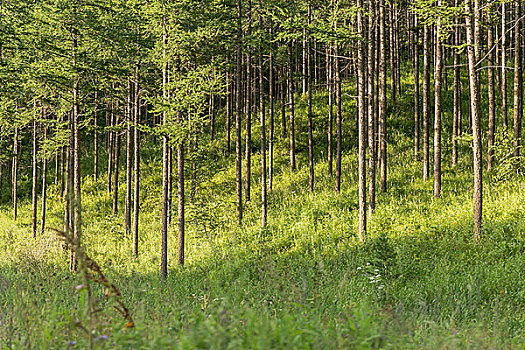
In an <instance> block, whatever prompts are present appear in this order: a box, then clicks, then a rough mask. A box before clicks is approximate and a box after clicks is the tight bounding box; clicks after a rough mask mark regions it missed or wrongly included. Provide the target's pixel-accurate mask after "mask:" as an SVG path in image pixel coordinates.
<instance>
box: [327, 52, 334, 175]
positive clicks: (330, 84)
mask: <svg viewBox="0 0 525 350" xmlns="http://www.w3.org/2000/svg"><path fill="white" fill-rule="evenodd" d="M332 49H333V42H330V43H329V44H328V47H327V48H326V84H327V85H328V134H327V144H328V146H327V148H328V149H327V153H326V154H327V158H328V176H330V177H331V176H332V173H333V170H332V168H333V165H332V162H333V158H334V156H333V152H332V150H333V145H332V143H333V141H332V136H333V130H332V128H333V120H334V81H333V80H334V79H333V58H332Z"/></svg>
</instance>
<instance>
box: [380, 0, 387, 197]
mask: <svg viewBox="0 0 525 350" xmlns="http://www.w3.org/2000/svg"><path fill="white" fill-rule="evenodd" d="M379 30H380V37H379V45H380V49H379V52H380V57H379V168H380V169H379V170H380V177H381V193H384V192H386V180H387V172H386V170H387V164H386V162H387V158H386V157H387V153H386V151H387V149H386V148H387V145H386V51H387V48H386V26H385V2H384V0H380V2H379Z"/></svg>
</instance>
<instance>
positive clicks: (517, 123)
mask: <svg viewBox="0 0 525 350" xmlns="http://www.w3.org/2000/svg"><path fill="white" fill-rule="evenodd" d="M514 17H515V19H516V24H515V29H514V115H513V117H514V118H513V136H514V139H513V146H514V157H515V159H517V158H518V157H519V155H520V150H519V145H520V137H521V119H522V118H521V115H522V113H523V111H522V109H521V106H522V98H523V97H522V96H523V87H522V86H523V73H522V67H521V34H520V33H521V3H520V2H516V3H515V16H514ZM515 166H516V167H517V164H515Z"/></svg>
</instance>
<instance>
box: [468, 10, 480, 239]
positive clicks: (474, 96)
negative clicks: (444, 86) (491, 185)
mask: <svg viewBox="0 0 525 350" xmlns="http://www.w3.org/2000/svg"><path fill="white" fill-rule="evenodd" d="M471 6H472V4H471V0H466V1H465V26H466V34H467V41H466V44H467V69H468V76H469V91H470V99H469V100H470V113H471V115H472V117H471V118H472V136H473V140H472V152H473V163H474V164H473V169H474V239H475V240H476V241H479V239H480V237H481V224H482V213H483V212H482V205H483V178H482V175H483V168H482V150H481V117H480V110H479V90H478V87H479V85H478V79H479V77H478V73H477V71H476V62H477V60H476V50H475V49H476V45H479V42H476V41H475V37H474V33H475V28H479V16H480V14H479V0H474V11H473V9H472V8H471Z"/></svg>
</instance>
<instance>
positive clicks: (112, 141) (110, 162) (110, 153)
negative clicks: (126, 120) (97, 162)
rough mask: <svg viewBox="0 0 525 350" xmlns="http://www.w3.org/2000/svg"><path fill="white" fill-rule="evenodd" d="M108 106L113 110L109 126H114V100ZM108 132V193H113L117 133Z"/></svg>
mask: <svg viewBox="0 0 525 350" xmlns="http://www.w3.org/2000/svg"><path fill="white" fill-rule="evenodd" d="M108 107H109V109H110V110H111V112H110V119H109V126H110V127H112V126H114V125H115V124H116V123H115V112H114V110H113V107H114V105H113V102H110V103H109V104H108ZM108 133H109V135H108V182H107V190H108V194H110V195H111V191H112V181H113V157H114V149H115V138H116V133H115V132H114V131H109V132H108Z"/></svg>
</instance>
